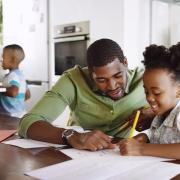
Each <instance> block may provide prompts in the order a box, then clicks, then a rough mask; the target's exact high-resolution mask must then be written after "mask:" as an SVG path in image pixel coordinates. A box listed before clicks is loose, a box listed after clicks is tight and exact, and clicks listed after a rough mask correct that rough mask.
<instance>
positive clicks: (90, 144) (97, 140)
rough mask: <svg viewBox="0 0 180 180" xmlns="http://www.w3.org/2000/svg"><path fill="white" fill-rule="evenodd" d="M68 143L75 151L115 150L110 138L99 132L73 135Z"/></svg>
mask: <svg viewBox="0 0 180 180" xmlns="http://www.w3.org/2000/svg"><path fill="white" fill-rule="evenodd" d="M68 143H69V144H70V145H71V146H72V147H74V148H76V149H87V150H91V151H97V150H101V149H113V148H115V144H112V143H111V138H110V137H109V136H108V135H106V134H104V133H103V132H102V131H99V130H94V131H92V132H87V133H75V134H74V135H73V136H71V137H70V138H69V139H68Z"/></svg>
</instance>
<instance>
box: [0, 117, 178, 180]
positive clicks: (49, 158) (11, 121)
mask: <svg viewBox="0 0 180 180" xmlns="http://www.w3.org/2000/svg"><path fill="white" fill-rule="evenodd" d="M19 120H20V119H19V118H15V117H9V116H5V115H1V114H0V129H15V128H17V126H18V123H19ZM70 159H71V158H70V157H68V156H66V155H65V154H63V153H61V152H60V151H58V150H56V149H55V148H36V149H23V148H19V147H15V146H11V145H7V144H2V143H1V144H0V180H1V179H2V180H30V179H34V178H32V177H29V176H26V175H24V173H25V172H27V171H31V170H34V169H38V168H41V167H45V166H49V165H52V164H56V163H60V162H64V161H67V160H70ZM175 162H176V163H179V161H175ZM178 179H180V175H177V176H176V177H174V178H173V180H178Z"/></svg>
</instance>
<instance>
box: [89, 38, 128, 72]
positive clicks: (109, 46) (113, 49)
mask: <svg viewBox="0 0 180 180" xmlns="http://www.w3.org/2000/svg"><path fill="white" fill-rule="evenodd" d="M115 58H117V59H119V61H120V62H122V63H124V61H125V57H124V54H123V51H122V49H121V47H120V46H119V45H118V44H117V43H116V42H115V41H113V40H111V39H100V40H97V41H95V42H94V43H92V44H91V45H90V46H89V48H88V50H87V64H88V68H89V69H91V70H92V68H93V67H100V66H104V65H106V64H108V63H110V62H112V61H113V60H114V59H115Z"/></svg>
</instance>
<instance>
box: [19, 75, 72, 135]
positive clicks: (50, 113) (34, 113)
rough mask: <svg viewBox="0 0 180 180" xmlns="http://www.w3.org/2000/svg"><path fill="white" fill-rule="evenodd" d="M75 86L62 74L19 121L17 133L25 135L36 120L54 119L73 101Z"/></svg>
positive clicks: (49, 120) (50, 120)
mask: <svg viewBox="0 0 180 180" xmlns="http://www.w3.org/2000/svg"><path fill="white" fill-rule="evenodd" d="M74 101H75V87H74V85H73V82H72V81H71V79H70V78H69V77H68V74H64V75H62V76H61V78H60V79H59V80H58V82H57V83H56V84H55V85H54V86H53V87H52V89H51V90H50V91H47V92H46V93H45V95H44V96H43V97H42V98H41V100H40V101H39V102H38V103H37V104H36V105H35V106H34V107H33V108H32V110H30V111H29V112H28V113H27V114H26V115H25V116H24V117H23V118H22V120H21V121H20V123H19V127H18V133H19V135H20V136H23V137H26V132H27V130H28V128H29V127H30V125H31V124H33V123H34V122H36V121H40V120H43V121H48V122H50V123H51V122H52V121H54V120H55V119H56V118H57V117H58V116H59V115H60V114H61V113H62V112H63V111H64V110H65V108H66V106H67V105H69V106H70V108H71V107H72V106H73V104H74V103H75V102H74Z"/></svg>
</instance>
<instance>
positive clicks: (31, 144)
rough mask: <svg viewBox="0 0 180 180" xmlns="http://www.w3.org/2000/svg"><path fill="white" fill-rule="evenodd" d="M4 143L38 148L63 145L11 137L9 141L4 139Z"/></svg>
mask: <svg viewBox="0 0 180 180" xmlns="http://www.w3.org/2000/svg"><path fill="white" fill-rule="evenodd" d="M3 143H4V144H10V145H13V146H18V147H22V148H39V147H64V146H65V145H61V144H52V143H47V142H42V141H35V140H32V139H13V140H9V141H4V142H3Z"/></svg>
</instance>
